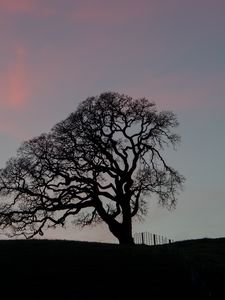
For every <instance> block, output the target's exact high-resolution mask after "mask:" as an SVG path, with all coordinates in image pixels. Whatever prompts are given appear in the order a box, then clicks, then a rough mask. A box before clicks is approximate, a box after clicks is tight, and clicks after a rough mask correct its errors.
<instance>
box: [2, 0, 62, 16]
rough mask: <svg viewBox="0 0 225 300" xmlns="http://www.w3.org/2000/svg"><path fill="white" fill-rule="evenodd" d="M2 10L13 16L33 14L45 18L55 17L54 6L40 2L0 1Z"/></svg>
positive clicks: (21, 0)
mask: <svg viewBox="0 0 225 300" xmlns="http://www.w3.org/2000/svg"><path fill="white" fill-rule="evenodd" d="M0 9H1V10H4V11H6V12H8V13H13V14H20V13H25V14H33V15H38V16H43V17H49V16H52V15H55V13H56V11H55V8H54V6H50V5H47V4H46V3H44V2H42V1H40V0H39V1H38V0H0Z"/></svg>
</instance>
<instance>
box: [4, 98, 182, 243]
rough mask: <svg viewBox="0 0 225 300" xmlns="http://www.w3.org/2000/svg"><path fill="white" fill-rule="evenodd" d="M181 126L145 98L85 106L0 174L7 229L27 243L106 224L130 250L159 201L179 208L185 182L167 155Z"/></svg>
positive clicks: (26, 147)
mask: <svg viewBox="0 0 225 300" xmlns="http://www.w3.org/2000/svg"><path fill="white" fill-rule="evenodd" d="M177 126H178V121H177V117H176V115H175V114H174V113H173V112H170V111H160V112H158V111H157V109H156V105H155V104H154V103H152V102H150V101H149V100H148V99H145V98H142V99H133V98H131V97H129V96H126V95H121V94H118V93H113V92H107V93H103V94H101V95H100V96H96V97H90V98H88V99H86V100H85V101H83V102H82V103H80V105H79V106H78V108H77V110H76V111H75V112H73V113H71V114H70V115H69V116H68V118H66V119H65V120H63V121H61V122H59V123H58V124H56V125H55V126H54V127H53V128H52V130H51V131H50V132H49V133H47V134H42V135H40V136H38V137H35V138H33V139H31V140H29V141H26V142H24V143H22V145H21V146H20V148H19V149H18V151H17V155H16V157H13V158H11V159H9V161H8V162H7V163H6V166H5V168H3V169H1V171H0V195H1V206H0V226H1V228H3V229H4V230H5V231H7V232H8V233H9V234H11V235H12V236H15V235H18V234H19V235H20V234H23V235H25V236H26V237H28V238H29V237H33V236H35V235H37V234H43V230H44V229H45V228H46V227H49V226H57V225H61V226H64V225H65V222H66V220H67V219H69V220H71V218H72V219H73V222H75V224H79V225H82V226H85V225H90V224H93V223H98V222H102V221H103V222H105V223H106V224H107V225H108V227H109V230H110V231H111V233H112V234H113V235H114V236H115V237H117V238H118V240H119V242H120V243H132V242H133V240H132V218H133V217H135V216H139V217H142V216H144V215H146V213H147V203H148V201H150V200H151V199H152V198H153V197H152V196H153V195H155V196H156V197H157V199H158V201H159V203H160V204H161V205H162V206H165V207H167V208H171V207H175V205H176V201H177V195H178V192H179V190H180V189H181V187H182V183H183V181H184V177H183V176H182V175H181V174H179V172H178V171H176V170H175V169H174V168H172V167H171V166H169V165H168V163H167V161H166V159H165V155H164V153H165V150H166V148H167V147H169V146H173V147H175V146H176V145H177V144H178V143H179V141H180V137H179V136H178V135H177V134H176V133H174V128H176V127H177ZM154 198H155V197H154ZM7 229H9V231H8V230H7Z"/></svg>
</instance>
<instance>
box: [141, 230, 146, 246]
mask: <svg viewBox="0 0 225 300" xmlns="http://www.w3.org/2000/svg"><path fill="white" fill-rule="evenodd" d="M141 241H142V244H144V243H145V239H144V232H142V233H141Z"/></svg>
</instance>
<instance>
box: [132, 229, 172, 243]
mask: <svg viewBox="0 0 225 300" xmlns="http://www.w3.org/2000/svg"><path fill="white" fill-rule="evenodd" d="M173 242H174V240H172V239H169V238H167V237H164V236H162V235H158V234H155V233H150V232H139V233H135V234H134V243H135V244H143V245H149V246H152V245H163V244H170V243H173Z"/></svg>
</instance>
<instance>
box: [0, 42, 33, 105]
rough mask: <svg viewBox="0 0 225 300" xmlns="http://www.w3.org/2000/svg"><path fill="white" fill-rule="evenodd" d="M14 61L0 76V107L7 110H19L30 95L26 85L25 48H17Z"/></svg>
mask: <svg viewBox="0 0 225 300" xmlns="http://www.w3.org/2000/svg"><path fill="white" fill-rule="evenodd" d="M14 55H15V59H14V61H13V62H12V63H10V64H9V65H8V68H7V69H6V70H3V71H2V73H1V74H0V78H1V83H2V86H1V90H0V95H1V105H2V106H3V107H5V108H6V107H7V108H11V109H14V108H17V109H18V108H21V107H22V106H24V105H25V104H26V102H27V99H28V97H29V95H30V88H29V83H28V77H29V76H28V63H27V60H26V57H27V52H26V50H25V48H23V47H20V46H17V47H16V49H15V50H14Z"/></svg>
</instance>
